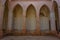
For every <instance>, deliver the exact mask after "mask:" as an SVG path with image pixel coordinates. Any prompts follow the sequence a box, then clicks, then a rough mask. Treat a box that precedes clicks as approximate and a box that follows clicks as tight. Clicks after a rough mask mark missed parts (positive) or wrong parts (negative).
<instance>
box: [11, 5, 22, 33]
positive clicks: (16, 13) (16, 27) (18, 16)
mask: <svg viewBox="0 0 60 40" xmlns="http://www.w3.org/2000/svg"><path fill="white" fill-rule="evenodd" d="M22 26H23V9H22V7H21V6H20V5H19V4H17V5H16V6H15V7H14V9H13V26H12V30H13V31H15V32H21V30H22Z"/></svg>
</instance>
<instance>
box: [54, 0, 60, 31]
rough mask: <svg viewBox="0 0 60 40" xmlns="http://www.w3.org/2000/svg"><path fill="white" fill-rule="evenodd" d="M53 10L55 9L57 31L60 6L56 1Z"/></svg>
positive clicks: (57, 28)
mask: <svg viewBox="0 0 60 40" xmlns="http://www.w3.org/2000/svg"><path fill="white" fill-rule="evenodd" d="M53 8H54V13H55V25H56V30H57V31H58V30H59V15H58V4H57V2H56V1H53Z"/></svg>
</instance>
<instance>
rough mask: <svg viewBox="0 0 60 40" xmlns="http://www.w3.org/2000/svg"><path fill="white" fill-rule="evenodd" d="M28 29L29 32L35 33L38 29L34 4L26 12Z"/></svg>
mask: <svg viewBox="0 0 60 40" xmlns="http://www.w3.org/2000/svg"><path fill="white" fill-rule="evenodd" d="M26 28H27V31H29V32H33V31H34V30H35V29H36V10H35V8H34V6H33V5H32V4H31V5H30V6H29V7H28V8H27V11H26Z"/></svg>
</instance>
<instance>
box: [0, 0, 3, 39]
mask: <svg viewBox="0 0 60 40" xmlns="http://www.w3.org/2000/svg"><path fill="white" fill-rule="evenodd" d="M3 12H4V5H2V3H1V1H0V38H2V37H3V30H2V25H3V24H2V23H3Z"/></svg>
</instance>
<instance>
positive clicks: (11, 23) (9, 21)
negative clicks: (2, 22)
mask: <svg viewBox="0 0 60 40" xmlns="http://www.w3.org/2000/svg"><path fill="white" fill-rule="evenodd" d="M12 9H13V8H11V7H9V13H8V28H7V32H8V33H11V31H12V27H13V26H12V25H13V10H12Z"/></svg>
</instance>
